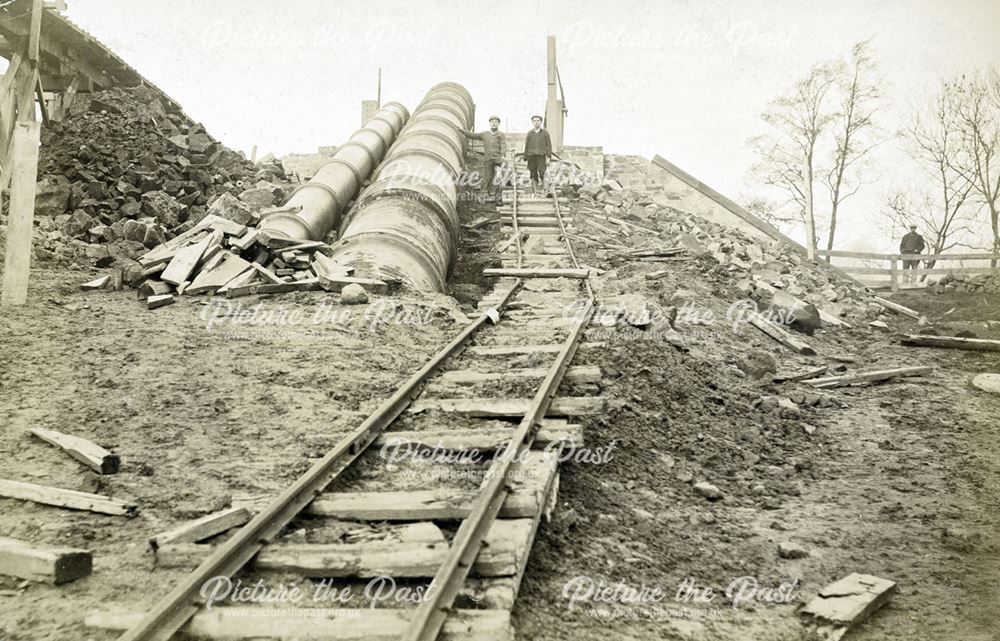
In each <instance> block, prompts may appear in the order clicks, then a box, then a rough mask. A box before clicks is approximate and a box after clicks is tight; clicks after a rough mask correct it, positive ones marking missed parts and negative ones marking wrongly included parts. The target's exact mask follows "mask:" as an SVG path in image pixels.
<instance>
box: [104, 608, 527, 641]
mask: <svg viewBox="0 0 1000 641" xmlns="http://www.w3.org/2000/svg"><path fill="white" fill-rule="evenodd" d="M415 611H416V610H415V609H412V608H411V609H398V608H396V609H390V608H360V609H332V608H323V609H322V610H320V609H318V608H301V609H296V608H282V612H281V614H282V615H283V616H275V614H276V613H275V610H274V608H269V607H227V608H218V607H217V608H215V609H213V610H204V609H202V610H199V611H198V612H197V613H195V615H194V616H192V617H191V619H190V621H189V622H188V623H187V624H186V625H185V627H184V628H183V632H184V634H185V636H189V637H194V638H199V639H250V638H266V639H309V638H316V634H317V631H318V630H321V631H322V638H324V639H327V641H395V640H396V639H399V638H400V637H402V636H403V634H405V633H406V630H407V628H408V627H409V625H410V619H412V618H413V613H414V612H415ZM145 616H146V614H145V613H144V612H141V611H140V612H90V613H88V614H87V617H86V619H85V620H84V625H86V626H87V627H91V628H98V629H106V630H128V629H130V628H132V627H134V626H135V625H137V624H138V623H139V622H140V621H141V620H142V619H143V617H145ZM512 636H513V632H512V628H511V623H510V609H509V608H504V609H489V610H468V609H456V610H455V611H454V612H451V613H449V616H448V618H447V619H446V620H445V622H444V626H443V627H442V630H441V639H442V641H466V640H467V639H476V641H509V639H511V638H512Z"/></svg>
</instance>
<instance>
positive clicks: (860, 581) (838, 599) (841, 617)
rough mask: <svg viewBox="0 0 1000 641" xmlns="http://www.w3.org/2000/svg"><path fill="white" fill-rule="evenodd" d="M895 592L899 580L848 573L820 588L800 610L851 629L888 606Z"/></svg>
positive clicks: (806, 614)
mask: <svg viewBox="0 0 1000 641" xmlns="http://www.w3.org/2000/svg"><path fill="white" fill-rule="evenodd" d="M895 592H896V583H895V582H893V581H890V580H888V579H882V578H879V577H877V576H872V575H870V574H857V573H852V574H848V575H847V576H845V577H844V578H842V579H840V580H838V581H834V582H833V583H831V584H830V585H828V586H826V587H825V588H823V589H822V590H820V591H819V594H818V595H817V596H816V597H815V598H814V599H813V600H812V601H810V602H809V603H807V604H806V605H805V606H804V607H803V608H802V609H801V610H800V613H801V614H803V615H805V616H808V617H813V618H814V619H818V620H819V621H822V622H825V623H830V624H833V625H835V626H842V627H844V628H850V627H852V626H854V625H857V624H858V623H861V622H862V621H864V620H865V619H867V618H868V617H869V616H871V614H872V613H874V612H875V611H876V610H878V609H879V608H881V607H882V606H883V605H885V604H886V603H887V602H888V601H889V598H890V597H891V596H892V595H893V594H895Z"/></svg>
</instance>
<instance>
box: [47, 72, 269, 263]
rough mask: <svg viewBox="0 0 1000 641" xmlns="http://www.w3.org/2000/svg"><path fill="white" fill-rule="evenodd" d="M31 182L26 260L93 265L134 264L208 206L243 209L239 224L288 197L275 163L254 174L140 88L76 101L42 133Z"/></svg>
mask: <svg viewBox="0 0 1000 641" xmlns="http://www.w3.org/2000/svg"><path fill="white" fill-rule="evenodd" d="M38 176H39V183H38V185H37V194H36V201H35V216H36V222H37V227H36V233H35V238H34V249H33V253H34V256H33V258H34V259H35V260H36V261H40V262H44V261H49V260H56V261H60V262H72V261H76V262H80V263H90V264H97V265H98V266H106V265H109V264H112V263H114V262H116V261H125V260H129V259H134V258H135V257H136V256H138V255H139V254H141V253H143V252H145V251H146V250H147V249H149V248H153V247H156V246H157V245H160V244H162V243H163V242H164V241H166V240H169V239H171V238H173V237H175V236H177V235H178V234H181V233H183V232H185V231H187V230H189V229H190V228H191V227H193V226H194V225H196V224H198V222H199V221H200V220H201V219H202V218H204V217H205V216H206V215H207V214H208V213H210V212H212V210H213V209H219V208H220V207H223V208H227V209H230V210H232V209H241V210H246V212H245V216H244V217H246V220H243V221H242V223H246V222H248V221H249V220H250V218H252V216H253V215H254V214H255V213H256V212H257V211H259V210H260V209H262V208H264V207H269V206H272V205H274V204H276V203H277V202H278V201H280V200H281V199H282V198H283V197H284V193H285V191H286V190H287V183H286V178H285V175H284V172H283V171H282V169H281V166H280V164H279V163H272V164H269V165H266V166H262V167H255V166H254V165H253V164H252V163H250V162H248V161H247V160H246V159H245V158H244V157H243V156H242V154H239V153H236V152H234V151H232V150H230V149H227V148H226V147H224V146H223V145H221V144H220V143H219V142H218V141H216V140H214V139H213V138H212V137H211V136H209V135H208V134H207V133H206V132H205V129H204V127H202V126H201V125H199V124H197V123H194V122H192V121H191V120H190V119H189V118H188V117H187V116H186V115H184V114H183V113H182V112H180V111H178V110H177V109H176V108H175V107H173V106H172V105H170V104H165V103H164V101H162V100H160V99H159V98H158V96H157V94H156V93H155V92H153V91H151V90H150V89H149V88H147V87H137V88H133V89H117V88H116V89H109V90H106V91H102V92H99V93H94V94H87V95H82V96H79V97H78V98H77V100H76V101H75V102H74V103H73V106H72V108H71V109H70V113H69V114H68V115H67V117H66V118H65V119H64V120H63V121H62V122H58V123H55V122H53V123H48V124H46V125H45V126H44V127H43V129H42V144H41V149H40V156H39V165H38ZM221 199H226V201H224V202H222V203H221V204H220V203H219V201H220V200H221ZM234 203H238V204H234ZM238 217H239V216H238Z"/></svg>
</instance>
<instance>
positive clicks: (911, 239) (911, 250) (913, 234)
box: [899, 225, 926, 283]
mask: <svg viewBox="0 0 1000 641" xmlns="http://www.w3.org/2000/svg"><path fill="white" fill-rule="evenodd" d="M925 246H926V245H925V243H924V237H923V236H921V235H920V234H918V233H917V226H916V225H910V233H908V234H907V235H905V236H903V240H902V241H900V243H899V253H900V254H920V253H923V251H924V247H925ZM919 266H920V261H919V260H904V261H903V282H909V283H912V282H914V280H915V279H914V278H913V275H912V274H908V273H907V272H908V271H909V270H911V269H917V268H918V267H919Z"/></svg>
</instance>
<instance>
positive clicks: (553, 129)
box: [545, 36, 563, 153]
mask: <svg viewBox="0 0 1000 641" xmlns="http://www.w3.org/2000/svg"><path fill="white" fill-rule="evenodd" d="M546 68H547V83H548V99H547V100H546V102H545V129H546V131H548V132H549V138H551V139H552V151H554V152H556V153H558V152H560V151H562V142H563V123H562V115H563V114H562V105H561V104H560V103H559V95H558V92H557V82H558V80H557V77H556V37H555V36H549V37H548V39H547V64H546Z"/></svg>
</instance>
